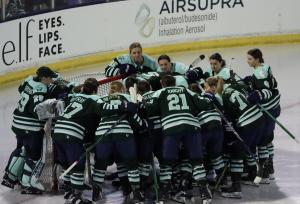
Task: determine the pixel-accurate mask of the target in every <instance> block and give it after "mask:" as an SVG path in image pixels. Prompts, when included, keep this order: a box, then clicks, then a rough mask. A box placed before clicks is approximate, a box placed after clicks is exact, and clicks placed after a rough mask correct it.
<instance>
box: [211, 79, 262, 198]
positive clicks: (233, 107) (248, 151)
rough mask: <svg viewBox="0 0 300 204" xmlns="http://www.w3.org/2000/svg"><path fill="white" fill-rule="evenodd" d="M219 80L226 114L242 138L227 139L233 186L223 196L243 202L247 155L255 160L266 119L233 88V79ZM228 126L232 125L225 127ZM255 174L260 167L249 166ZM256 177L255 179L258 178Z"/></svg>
mask: <svg viewBox="0 0 300 204" xmlns="http://www.w3.org/2000/svg"><path fill="white" fill-rule="evenodd" d="M224 78H225V79H224V80H225V81H226V83H224V80H223V78H219V82H218V87H217V93H218V94H220V95H221V98H222V102H223V107H224V113H225V116H226V117H227V119H228V120H229V121H231V122H232V125H233V127H235V128H236V130H237V132H238V134H239V136H240V138H241V139H242V140H243V141H242V140H240V139H238V138H237V137H236V136H235V135H232V136H230V135H226V137H225V142H226V144H227V151H228V153H229V154H230V173H231V180H232V186H230V187H229V188H224V189H222V196H224V197H229V198H241V197H242V192H241V175H242V172H243V168H244V166H243V159H244V157H245V156H246V155H247V156H249V157H250V158H252V159H254V156H253V155H254V154H255V151H256V145H257V139H258V138H261V135H262V130H263V123H264V117H263V115H262V113H261V112H260V111H259V109H258V107H257V105H252V104H250V103H249V102H248V101H247V98H246V95H245V93H244V92H241V91H240V89H238V88H236V86H235V84H230V83H229V82H230V76H229V75H228V76H227V77H224ZM225 125H228V124H225ZM249 166H251V167H252V169H251V171H253V172H255V170H256V165H255V161H254V165H249ZM254 177H255V176H254ZM253 180H254V178H253Z"/></svg>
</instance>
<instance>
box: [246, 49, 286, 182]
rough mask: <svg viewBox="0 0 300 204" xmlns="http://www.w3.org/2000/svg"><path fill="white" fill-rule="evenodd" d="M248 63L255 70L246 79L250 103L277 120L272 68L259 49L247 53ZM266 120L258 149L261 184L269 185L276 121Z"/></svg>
mask: <svg viewBox="0 0 300 204" xmlns="http://www.w3.org/2000/svg"><path fill="white" fill-rule="evenodd" d="M247 62H248V64H249V66H250V67H253V69H254V70H253V71H254V73H253V75H252V76H247V77H245V78H244V81H245V82H246V83H247V84H249V85H250V86H251V88H252V92H251V93H250V94H249V97H248V98H249V101H250V103H252V104H256V103H260V104H261V105H262V106H263V107H264V108H265V109H266V110H267V111H269V112H270V113H271V114H272V115H273V116H274V117H275V118H276V117H278V116H279V115H280V104H279V102H280V94H279V91H278V89H277V82H276V80H275V78H274V76H273V74H272V70H271V67H270V66H269V65H267V64H265V63H264V59H263V54H262V52H261V51H260V50H259V49H257V48H255V49H251V50H249V51H248V52H247ZM265 118H266V124H265V129H264V136H263V138H262V140H261V141H260V144H259V147H258V153H259V154H258V156H259V164H260V168H259V173H260V175H259V176H260V177H261V178H262V181H261V183H269V178H270V179H274V167H273V156H274V146H273V143H272V141H273V139H274V129H275V121H273V120H272V119H271V118H269V116H267V115H266V114H265ZM269 174H270V175H269Z"/></svg>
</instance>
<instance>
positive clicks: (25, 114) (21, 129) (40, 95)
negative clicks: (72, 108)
mask: <svg viewBox="0 0 300 204" xmlns="http://www.w3.org/2000/svg"><path fill="white" fill-rule="evenodd" d="M19 93H20V99H19V102H18V106H17V108H16V109H15V110H14V112H13V123H12V130H13V132H14V133H15V134H17V135H19V134H33V133H34V132H39V131H41V130H42V129H43V128H44V125H45V121H41V120H39V119H38V116H37V114H36V112H35V107H36V105H37V104H39V103H41V102H43V101H44V100H45V99H46V98H47V95H48V88H47V85H45V84H43V83H41V82H37V81H35V80H34V78H33V77H32V76H30V77H28V78H27V79H26V80H25V81H24V82H23V84H22V85H20V87H19Z"/></svg>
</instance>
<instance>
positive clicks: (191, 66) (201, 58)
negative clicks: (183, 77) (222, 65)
mask: <svg viewBox="0 0 300 204" xmlns="http://www.w3.org/2000/svg"><path fill="white" fill-rule="evenodd" d="M203 59H205V55H200V56H199V57H197V58H196V59H195V60H194V61H193V62H192V64H191V65H190V67H189V68H190V69H191V68H193V67H195V66H196V65H197V64H198V63H199V62H201V61H202V60H203Z"/></svg>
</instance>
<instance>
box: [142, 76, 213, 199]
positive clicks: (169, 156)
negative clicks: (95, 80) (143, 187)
mask: <svg viewBox="0 0 300 204" xmlns="http://www.w3.org/2000/svg"><path fill="white" fill-rule="evenodd" d="M161 83H162V86H163V89H161V90H159V91H157V92H155V93H154V94H153V96H152V97H153V99H152V100H151V101H149V102H148V103H147V104H146V107H147V110H148V111H149V112H153V113H158V114H160V116H161V121H162V127H163V133H164V138H163V152H162V157H163V160H162V163H161V169H160V186H161V188H160V189H161V200H167V199H169V198H170V195H169V191H170V190H171V189H170V180H171V176H172V165H174V162H175V160H176V158H177V153H178V145H179V142H180V141H181V142H182V143H183V145H184V147H185V150H186V153H187V156H188V159H190V161H191V162H192V164H193V174H192V176H193V179H194V180H195V181H196V183H197V186H198V188H199V189H198V192H197V195H194V196H195V197H198V196H199V197H201V198H202V199H205V200H207V201H210V200H211V198H212V196H211V193H210V190H209V189H208V187H207V182H206V178H205V176H206V175H205V170H204V167H203V163H202V159H203V152H202V141H201V135H200V132H199V131H200V125H199V123H198V121H197V119H196V118H195V117H194V114H195V113H197V112H198V111H201V108H203V107H201V104H199V103H198V97H197V96H196V95H195V94H194V93H193V92H191V91H189V90H187V89H185V88H183V87H175V78H174V77H173V76H170V75H166V76H164V77H163V78H162V79H161Z"/></svg>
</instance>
